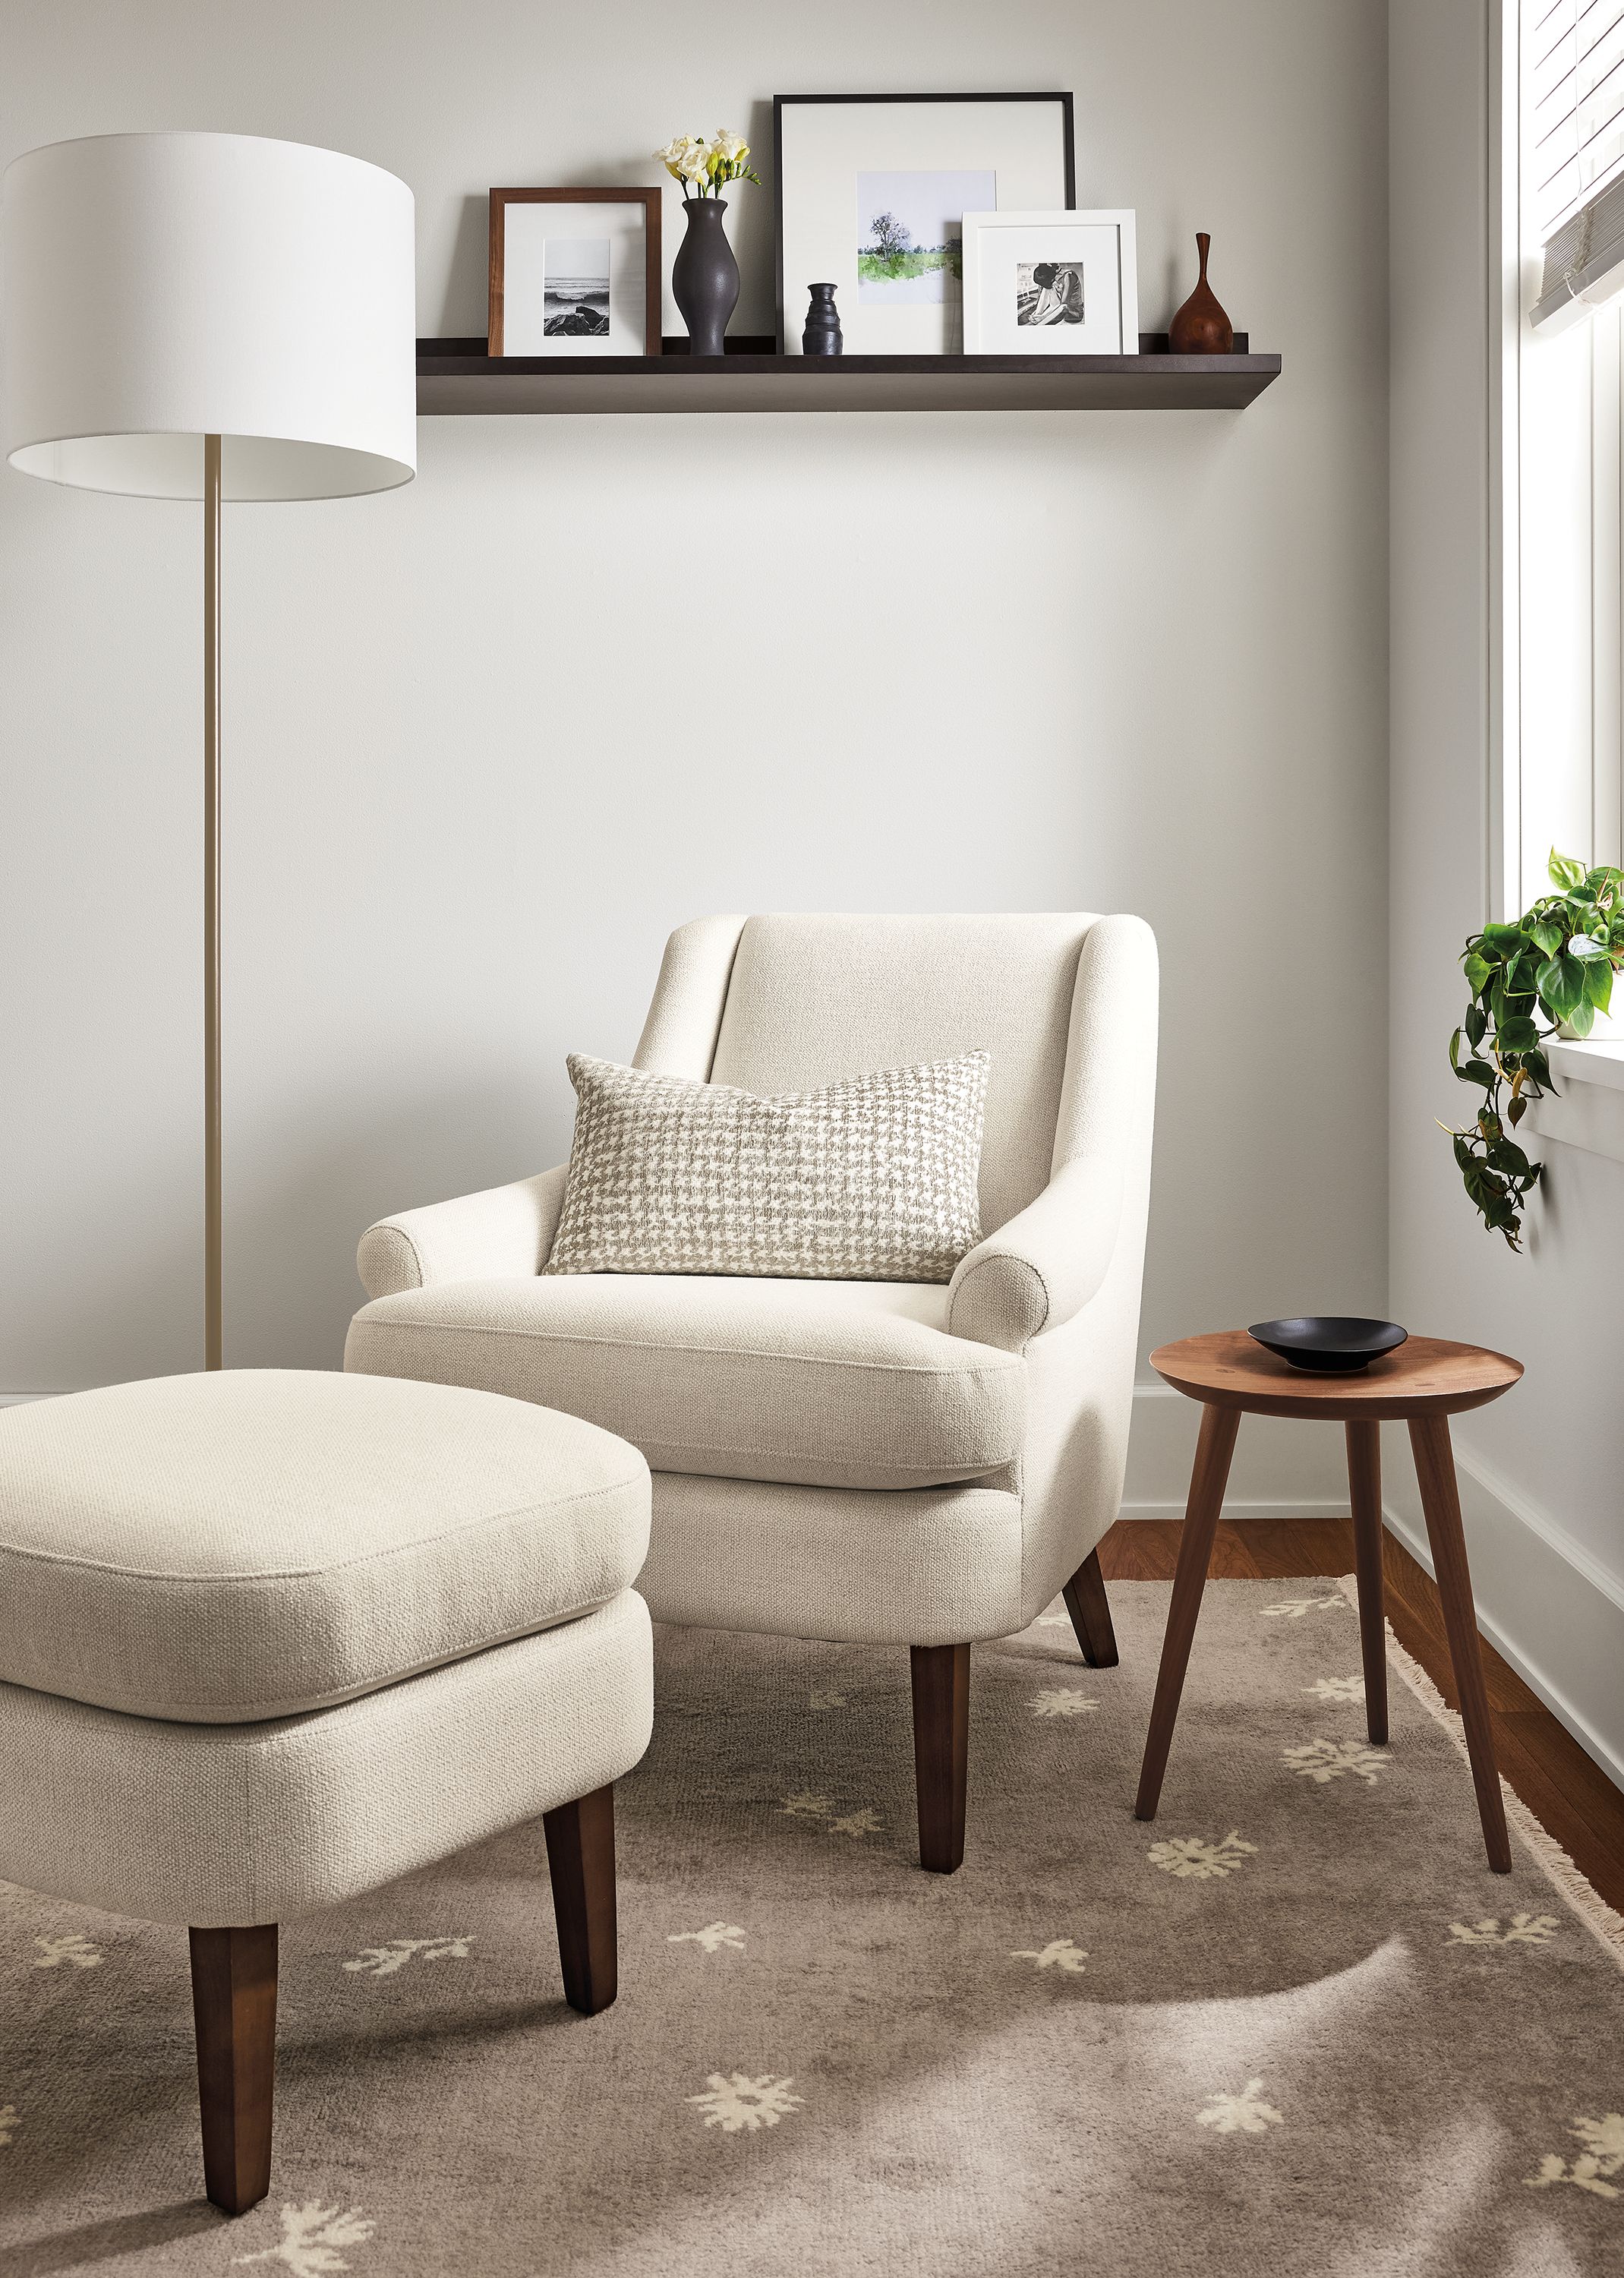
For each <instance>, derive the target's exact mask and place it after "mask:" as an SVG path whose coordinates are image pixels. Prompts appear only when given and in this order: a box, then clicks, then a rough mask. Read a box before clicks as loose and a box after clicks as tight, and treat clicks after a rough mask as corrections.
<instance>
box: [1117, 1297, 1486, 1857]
mask: <svg viewBox="0 0 1624 2278" xmlns="http://www.w3.org/2000/svg"><path fill="white" fill-rule="evenodd" d="M1150 1365H1151V1366H1152V1368H1154V1369H1155V1372H1156V1373H1157V1374H1158V1375H1159V1376H1162V1377H1164V1378H1165V1379H1166V1380H1167V1381H1168V1383H1169V1384H1170V1385H1172V1386H1173V1387H1175V1389H1176V1390H1178V1391H1179V1392H1183V1393H1186V1394H1187V1395H1189V1397H1190V1398H1191V1399H1192V1400H1199V1401H1200V1402H1201V1439H1200V1441H1199V1442H1198V1443H1197V1446H1196V1450H1195V1469H1194V1472H1193V1474H1192V1476H1191V1479H1190V1499H1189V1502H1188V1505H1187V1506H1186V1511H1185V1522H1184V1534H1183V1538H1182V1540H1180V1542H1179V1546H1178V1567H1177V1570H1176V1571H1175V1574H1174V1579H1173V1602H1172V1606H1171V1608H1170V1610H1169V1613H1168V1617H1167V1635H1166V1637H1165V1639H1164V1640H1163V1645H1162V1667H1161V1670H1160V1671H1159V1673H1158V1675H1157V1678H1156V1697H1155V1705H1154V1706H1153V1708H1152V1709H1151V1712H1150V1733H1149V1737H1148V1739H1147V1740H1146V1743H1145V1762H1144V1767H1143V1770H1141V1771H1140V1783H1139V1799H1138V1800H1137V1802H1136V1803H1135V1804H1134V1807H1133V1810H1134V1816H1135V1817H1137V1818H1140V1819H1154V1818H1155V1816H1156V1803H1157V1800H1158V1798H1159V1797H1160V1795H1161V1793H1162V1776H1163V1773H1164V1772H1165V1770H1167V1754H1168V1749H1169V1748H1170V1746H1171V1744H1172V1738H1173V1722H1174V1719H1175V1718H1176V1717H1177V1716H1178V1696H1179V1694H1180V1693H1181V1692H1182V1691H1183V1689H1184V1678H1185V1670H1186V1667H1187V1666H1188V1663H1189V1659H1190V1646H1191V1642H1192V1640H1193V1638H1194V1636H1195V1624H1196V1617H1197V1616H1198V1615H1199V1614H1200V1612H1201V1590H1202V1586H1203V1585H1204V1584H1205V1582H1206V1579H1207V1562H1208V1557H1209V1556H1210V1555H1211V1551H1212V1538H1213V1535H1214V1533H1216V1529H1217V1525H1218V1514H1219V1512H1220V1511H1221V1510H1222V1509H1223V1506H1224V1481H1225V1480H1226V1479H1228V1477H1229V1467H1230V1457H1231V1454H1232V1453H1233V1452H1234V1447H1235V1435H1236V1433H1237V1432H1239V1428H1240V1419H1241V1418H1242V1417H1243V1416H1246V1415H1254V1416H1301V1417H1313V1418H1320V1419H1322V1420H1329V1421H1330V1422H1331V1423H1336V1424H1342V1425H1345V1426H1346V1429H1347V1470H1348V1486H1349V1490H1350V1494H1351V1499H1352V1502H1353V1563H1354V1568H1355V1571H1356V1572H1357V1575H1358V1580H1359V1636H1360V1646H1361V1655H1362V1657H1363V1661H1364V1669H1365V1716H1366V1719H1367V1724H1368V1728H1369V1734H1370V1738H1371V1739H1372V1740H1373V1741H1374V1742H1375V1743H1376V1746H1377V1747H1380V1746H1382V1745H1383V1744H1384V1742H1385V1741H1386V1739H1387V1655H1386V1639H1385V1634H1384V1629H1383V1619H1382V1442H1381V1432H1380V1426H1382V1425H1383V1424H1384V1423H1403V1424H1407V1425H1408V1426H1409V1431H1410V1445H1411V1447H1412V1449H1414V1455H1415V1472H1416V1476H1417V1478H1418V1479H1420V1482H1421V1502H1422V1510H1423V1511H1424V1512H1425V1514H1426V1519H1427V1537H1428V1540H1430V1543H1431V1545H1432V1559H1433V1564H1434V1566H1435V1567H1436V1569H1437V1588H1438V1596H1439V1598H1440V1600H1441V1601H1442V1602H1443V1608H1444V1627H1445V1632H1447V1634H1448V1638H1449V1653H1450V1658H1451V1660H1452V1662H1453V1663H1454V1670H1455V1686H1456V1689H1457V1691H1458V1692H1459V1693H1460V1721H1461V1723H1462V1724H1464V1726H1465V1727H1466V1745H1467V1753H1468V1756H1469V1757H1470V1759H1471V1765H1472V1784H1473V1785H1474V1786H1475V1789H1476V1791H1477V1809H1478V1813H1479V1816H1481V1818H1482V1820H1483V1843H1484V1846H1486V1848H1487V1850H1488V1854H1489V1864H1490V1865H1491V1867H1492V1868H1493V1869H1494V1870H1495V1872H1496V1873H1497V1874H1500V1875H1506V1874H1509V1873H1510V1871H1511V1845H1510V1842H1509V1840H1508V1839H1507V1837H1506V1811H1505V1807H1504V1806H1503V1804H1502V1803H1501V1800H1500V1781H1499V1774H1498V1770H1497V1769H1496V1766H1495V1761H1494V1738H1493V1734H1492V1732H1491V1729H1490V1724H1489V1695H1488V1693H1487V1691H1486V1689H1485V1687H1484V1685H1483V1662H1482V1659H1481V1657H1480V1655H1479V1652H1478V1645H1477V1615H1476V1609H1475V1607H1474V1605H1473V1602H1472V1577H1471V1574H1470V1572H1469V1571H1468V1566H1467V1558H1466V1536H1465V1533H1464V1532H1463V1531H1462V1528H1461V1525H1460V1496H1459V1494H1457V1492H1456V1488H1455V1459H1454V1455H1453V1452H1452V1449H1451V1447H1450V1441H1449V1419H1450V1418H1451V1417H1452V1416H1456V1415H1459V1414H1460V1413H1461V1412H1462V1410H1466V1409H1468V1408H1481V1407H1483V1405H1484V1403H1486V1402H1488V1401H1491V1400H1496V1399H1498V1397H1499V1395H1500V1394H1501V1393H1502V1392H1508V1391H1509V1390H1510V1389H1511V1387H1512V1386H1513V1384H1515V1383H1516V1381H1517V1380H1518V1378H1519V1377H1520V1376H1521V1374H1522V1365H1521V1362H1520V1361H1514V1360H1508V1359H1507V1358H1506V1355H1505V1354H1504V1353H1496V1352H1485V1351H1483V1349H1481V1347H1479V1346H1477V1345H1455V1344H1446V1343H1445V1342H1444V1341H1443V1340H1442V1339H1441V1338H1438V1337H1411V1338H1410V1339H1409V1341H1408V1342H1407V1343H1405V1344H1402V1345H1400V1346H1399V1349H1398V1350H1397V1351H1396V1352H1391V1353H1386V1354H1384V1355H1383V1357H1381V1358H1380V1359H1379V1360H1375V1361H1372V1362H1371V1364H1370V1365H1369V1367H1368V1368H1366V1369H1363V1370H1361V1371H1360V1372H1358V1373H1357V1374H1355V1375H1350V1376H1330V1375H1320V1374H1310V1373H1309V1372H1308V1371H1307V1370H1303V1369H1295V1368H1292V1366H1291V1365H1289V1363H1287V1362H1285V1361H1284V1360H1281V1359H1279V1358H1278V1357H1277V1356H1276V1355H1275V1354H1274V1353H1271V1352H1268V1351H1266V1350H1265V1349H1264V1348H1263V1347H1262V1345H1260V1344H1258V1343H1256V1342H1254V1340H1253V1339H1252V1338H1251V1337H1249V1336H1247V1335H1245V1334H1243V1333H1242V1332H1241V1331H1239V1330H1228V1331H1225V1332H1224V1333H1223V1334H1220V1335H1217V1336H1209V1337H1186V1338H1184V1339H1182V1340H1181V1341H1180V1342H1178V1344H1172V1345H1163V1347H1162V1349H1161V1350H1160V1351H1159V1352H1153V1353H1152V1354H1151V1356H1150Z"/></svg>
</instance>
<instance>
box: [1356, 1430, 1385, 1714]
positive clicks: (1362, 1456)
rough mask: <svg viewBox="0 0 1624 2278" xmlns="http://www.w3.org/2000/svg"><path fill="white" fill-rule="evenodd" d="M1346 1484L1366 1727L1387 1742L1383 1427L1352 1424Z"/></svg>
mask: <svg viewBox="0 0 1624 2278" xmlns="http://www.w3.org/2000/svg"><path fill="white" fill-rule="evenodd" d="M1346 1431H1347V1484H1348V1494H1349V1498H1350V1500H1351V1502H1352V1504H1353V1568H1354V1571H1355V1573H1356V1574H1357V1575H1358V1578H1359V1648H1360V1653H1361V1657H1362V1659H1363V1662H1364V1665H1365V1730H1366V1731H1368V1732H1369V1735H1370V1738H1371V1739H1372V1740H1373V1741H1374V1742H1375V1743H1376V1747H1378V1748H1384V1747H1386V1745H1387V1625H1386V1621H1385V1618H1384V1613H1383V1605H1382V1427H1381V1426H1380V1425H1379V1424H1349V1425H1348V1426H1346Z"/></svg>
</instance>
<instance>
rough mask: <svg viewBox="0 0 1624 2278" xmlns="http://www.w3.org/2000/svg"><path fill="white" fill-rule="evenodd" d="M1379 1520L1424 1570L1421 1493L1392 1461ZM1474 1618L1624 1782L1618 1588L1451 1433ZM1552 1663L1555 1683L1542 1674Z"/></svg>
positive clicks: (1623, 1651) (1623, 1648) (1623, 1656)
mask: <svg viewBox="0 0 1624 2278" xmlns="http://www.w3.org/2000/svg"><path fill="white" fill-rule="evenodd" d="M1392 1470H1393V1471H1394V1472H1396V1473H1397V1474H1398V1475H1397V1477H1396V1478H1392V1477H1390V1478H1389V1479H1388V1482H1387V1494H1386V1496H1385V1498H1384V1516H1385V1517H1386V1520H1387V1524H1388V1525H1389V1526H1390V1527H1391V1529H1392V1531H1393V1533H1395V1534H1396V1535H1397V1536H1398V1538H1399V1541H1400V1542H1402V1543H1403V1545H1404V1547H1405V1548H1406V1549H1407V1550H1408V1551H1409V1552H1410V1553H1411V1554H1412V1556H1414V1557H1415V1558H1416V1559H1417V1560H1419V1562H1420V1563H1421V1564H1422V1566H1424V1567H1425V1568H1426V1570H1427V1571H1428V1573H1429V1574H1430V1573H1431V1572H1432V1554H1431V1552H1430V1549H1429V1548H1428V1547H1427V1529H1426V1522H1425V1521H1424V1519H1423V1518H1422V1513H1421V1497H1420V1494H1419V1492H1418V1491H1417V1489H1416V1486H1415V1482H1414V1479H1413V1478H1412V1477H1410V1476H1408V1474H1407V1469H1403V1470H1401V1469H1400V1468H1399V1466H1398V1465H1397V1464H1395V1465H1393V1466H1392ZM1455 1476H1456V1478H1457V1479H1458V1480H1459V1482H1460V1513H1461V1517H1462V1518H1463V1519H1464V1521H1465V1524H1466V1538H1467V1549H1468V1554H1469V1556H1470V1557H1471V1561H1472V1592H1473V1595H1474V1596H1475V1599H1476V1601H1477V1622H1478V1627H1479V1628H1480V1629H1481V1630H1482V1631H1483V1635H1484V1636H1485V1637H1486V1638H1487V1639H1488V1640H1489V1642H1490V1644H1491V1646H1493V1647H1494V1649H1495V1651H1496V1652H1497V1653H1498V1654H1500V1655H1502V1656H1503V1657H1504V1658H1505V1659H1506V1661H1508V1662H1509V1663H1511V1665H1512V1667H1513V1669H1514V1670H1516V1672H1517V1674H1518V1676H1519V1677H1520V1678H1521V1679H1522V1681H1523V1683H1524V1684H1525V1685H1526V1686H1528V1687H1529V1690H1530V1692H1532V1693H1536V1694H1537V1696H1538V1697H1539V1699H1540V1700H1541V1701H1544V1705H1545V1707H1546V1708H1547V1709H1550V1711H1551V1713H1552V1716H1554V1717H1555V1718H1556V1719H1557V1722H1558V1723H1559V1724H1564V1725H1566V1726H1567V1730H1568V1731H1570V1732H1571V1733H1572V1734H1573V1736H1574V1739H1575V1740H1577V1741H1578V1743H1579V1745H1580V1747H1582V1749H1583V1750H1584V1751H1585V1753H1586V1754H1588V1755H1590V1756H1592V1757H1594V1759H1595V1761H1596V1762H1597V1763H1598V1764H1599V1765H1600V1766H1601V1768H1602V1770H1603V1771H1605V1773H1606V1775H1607V1777H1608V1778H1609V1779H1610V1780H1612V1781H1613V1783H1614V1785H1617V1786H1619V1787H1624V1589H1621V1588H1620V1585H1619V1583H1618V1581H1617V1580H1616V1579H1614V1577H1613V1576H1612V1575H1611V1574H1609V1573H1608V1572H1607V1571H1605V1568H1603V1567H1601V1566H1599V1565H1598V1564H1597V1562H1596V1561H1595V1559H1593V1558H1592V1557H1591V1556H1590V1553H1589V1552H1588V1551H1586V1550H1585V1549H1584V1548H1582V1545H1580V1544H1579V1543H1576V1542H1575V1541H1574V1540H1573V1538H1572V1537H1571V1536H1570V1535H1568V1534H1567V1533H1566V1531H1565V1530H1564V1529H1563V1528H1562V1527H1560V1526H1559V1525H1558V1524H1557V1523H1556V1521H1555V1520H1553V1519H1552V1518H1550V1517H1547V1516H1546V1515H1545V1514H1544V1512H1542V1511H1536V1510H1533V1509H1532V1508H1531V1507H1530V1506H1529V1504H1527V1503H1525V1502H1523V1501H1522V1500H1521V1497H1520V1496H1519V1495H1517V1494H1515V1493H1514V1491H1513V1489H1512V1488H1511V1487H1508V1486H1507V1485H1506V1482H1505V1481H1504V1480H1503V1479H1497V1478H1496V1477H1495V1476H1494V1474H1493V1472H1491V1470H1490V1469H1489V1467H1488V1466H1487V1465H1486V1464H1482V1463H1480V1462H1479V1461H1478V1460H1477V1458H1476V1457H1475V1456H1473V1455H1471V1454H1470V1453H1469V1451H1468V1449H1464V1448H1462V1447H1460V1444H1459V1443H1458V1442H1457V1445H1456V1448H1455ZM1552 1670H1561V1672H1562V1675H1561V1681H1560V1683H1558V1682H1557V1680H1556V1679H1555V1678H1553V1677H1552V1675H1551V1673H1550V1672H1551V1671H1552Z"/></svg>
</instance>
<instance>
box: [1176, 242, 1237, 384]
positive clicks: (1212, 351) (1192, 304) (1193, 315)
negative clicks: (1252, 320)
mask: <svg viewBox="0 0 1624 2278" xmlns="http://www.w3.org/2000/svg"><path fill="white" fill-rule="evenodd" d="M1211 243H1212V240H1211V238H1210V237H1209V236H1208V233H1207V232H1206V231H1205V230H1204V229H1200V230H1197V232H1196V233H1195V247H1196V251H1197V252H1198V253H1199V254H1200V255H1201V276H1200V278H1199V279H1197V281H1196V287H1195V290H1194V292H1193V293H1192V294H1191V295H1190V297H1189V299H1188V300H1187V301H1186V302H1185V304H1184V306H1183V308H1182V309H1180V310H1179V311H1178V315H1177V316H1176V317H1174V318H1173V321H1172V323H1171V324H1170V325H1169V326H1168V328H1167V345H1168V348H1169V349H1170V352H1171V353H1172V354H1173V355H1233V353H1234V348H1235V327H1234V325H1231V322H1230V320H1229V318H1228V317H1226V316H1225V315H1224V311H1223V310H1222V309H1221V308H1220V307H1219V306H1218V296H1217V294H1216V293H1215V292H1214V291H1213V289H1212V287H1211V286H1210V285H1209V284H1208V282H1207V248H1208V246H1209V245H1210V244H1211Z"/></svg>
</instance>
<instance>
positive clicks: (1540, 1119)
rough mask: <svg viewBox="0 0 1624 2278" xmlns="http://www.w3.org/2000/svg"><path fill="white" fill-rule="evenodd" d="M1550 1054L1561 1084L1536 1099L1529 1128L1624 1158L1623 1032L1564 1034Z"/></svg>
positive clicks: (1563, 1143)
mask: <svg viewBox="0 0 1624 2278" xmlns="http://www.w3.org/2000/svg"><path fill="white" fill-rule="evenodd" d="M1615 1025H1616V1024H1615ZM1545 1054H1546V1058H1547V1059H1549V1060H1550V1062H1551V1073H1552V1075H1553V1076H1555V1078H1556V1081H1557V1085H1558V1089H1557V1090H1556V1091H1555V1092H1552V1093H1548V1094H1547V1095H1546V1097H1544V1099H1536V1101H1534V1103H1533V1105H1531V1106H1530V1108H1529V1113H1528V1121H1527V1127H1526V1128H1529V1129H1531V1130H1533V1131H1536V1132H1537V1134H1538V1135H1539V1136H1540V1137H1541V1138H1542V1139H1553V1140H1555V1141H1556V1142H1557V1143H1558V1144H1559V1146H1564V1147H1582V1148H1583V1149H1584V1150H1585V1152H1586V1153H1587V1154H1590V1155H1607V1156H1611V1157H1612V1158H1613V1161H1614V1162H1615V1163H1624V1037H1617V1038H1615V1037H1609V1038H1608V1039H1607V1040H1606V1042H1605V1043H1603V1042H1600V1041H1599V1040H1597V1038H1595V1037H1591V1038H1590V1040H1589V1041H1588V1042H1586V1043H1582V1044H1579V1043H1568V1042H1567V1040H1566V1039H1565V1038H1563V1037H1560V1036H1559V1037H1557V1038H1555V1039H1554V1041H1553V1042H1552V1043H1550V1044H1548V1045H1547V1046H1546V1047H1545Z"/></svg>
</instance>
